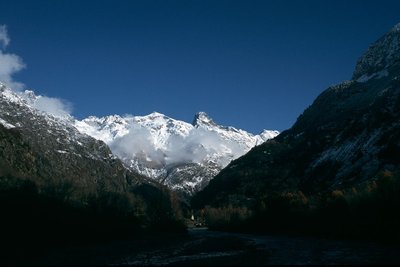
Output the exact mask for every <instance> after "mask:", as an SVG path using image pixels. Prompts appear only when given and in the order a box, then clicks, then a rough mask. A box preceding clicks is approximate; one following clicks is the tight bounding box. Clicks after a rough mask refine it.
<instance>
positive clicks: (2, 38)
mask: <svg viewBox="0 0 400 267" xmlns="http://www.w3.org/2000/svg"><path fill="white" fill-rule="evenodd" d="M1 43H2V47H3V48H5V47H6V46H7V45H8V44H9V43H10V38H9V37H8V34H7V26H6V25H0V44H1Z"/></svg>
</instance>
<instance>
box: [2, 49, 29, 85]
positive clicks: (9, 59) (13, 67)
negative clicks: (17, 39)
mask: <svg viewBox="0 0 400 267" xmlns="http://www.w3.org/2000/svg"><path fill="white" fill-rule="evenodd" d="M24 68H25V64H24V62H23V61H22V59H21V58H20V57H19V56H17V55H14V54H6V53H3V51H1V50H0V81H1V82H3V83H5V84H6V85H7V86H8V87H10V88H11V89H14V90H16V91H19V90H21V89H22V88H23V87H24V85H23V84H22V83H20V82H17V81H14V79H13V78H12V76H13V74H14V73H16V72H18V71H20V70H22V69H24Z"/></svg>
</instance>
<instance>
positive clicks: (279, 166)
mask: <svg viewBox="0 0 400 267" xmlns="http://www.w3.org/2000/svg"><path fill="white" fill-rule="evenodd" d="M399 166H400V24H398V25H396V26H395V27H394V28H392V29H391V30H390V31H389V32H388V33H387V34H385V35H384V36H383V37H381V38H380V39H379V40H377V41H376V42H375V43H374V44H372V45H371V46H370V47H369V48H368V50H367V52H366V53H365V54H364V55H363V56H362V57H361V58H360V59H359V60H358V62H357V65H356V68H355V71H354V74H353V77H352V80H350V81H345V82H343V83H341V84H339V85H336V86H332V87H330V88H328V89H327V90H325V91H324V92H323V93H322V94H321V95H319V96H318V97H317V99H316V100H315V101H314V103H313V104H312V105H311V106H310V107H309V108H307V109H306V110H305V111H304V112H303V114H301V115H300V116H299V117H298V119H297V121H296V123H295V124H294V125H293V127H292V128H290V129H289V130H287V131H284V132H282V133H281V134H280V135H279V136H277V137H276V138H274V139H273V140H270V141H267V142H265V143H264V144H262V145H260V146H257V147H255V148H253V149H252V150H251V151H250V152H249V153H247V154H246V155H245V156H243V157H241V158H239V159H237V160H235V161H233V162H231V163H230V164H229V165H228V166H227V167H226V168H225V169H223V170H222V171H221V172H220V173H219V174H218V175H217V176H216V177H215V178H214V179H213V180H212V181H211V182H210V183H209V185H208V186H207V187H206V188H205V189H204V190H203V191H201V192H200V193H198V194H197V195H196V196H195V198H194V200H193V203H194V204H195V205H197V207H201V206H204V205H214V206H223V205H228V204H229V203H231V204H232V203H234V202H233V201H236V202H238V203H246V201H253V200H257V199H258V198H259V197H260V196H262V195H268V194H274V193H275V194H276V193H279V192H298V190H301V191H302V192H303V193H304V194H306V195H317V194H320V193H324V192H331V191H332V190H340V189H348V188H350V189H351V187H352V186H357V185H360V184H362V183H364V182H367V181H373V180H374V179H376V178H377V174H378V173H380V172H384V171H386V172H388V173H389V174H390V173H394V172H396V171H398V170H399ZM236 204H237V203H236Z"/></svg>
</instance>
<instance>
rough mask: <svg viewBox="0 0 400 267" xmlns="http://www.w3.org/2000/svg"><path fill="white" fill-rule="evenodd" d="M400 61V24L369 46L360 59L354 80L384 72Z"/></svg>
mask: <svg viewBox="0 0 400 267" xmlns="http://www.w3.org/2000/svg"><path fill="white" fill-rule="evenodd" d="M399 60H400V23H398V24H396V25H395V26H394V27H393V28H392V29H391V30H390V31H389V32H387V33H386V34H385V35H383V36H382V37H381V38H379V39H378V40H377V41H376V42H375V43H373V44H372V45H370V46H369V48H368V50H367V52H365V53H364V55H363V56H362V57H361V58H359V59H358V61H357V64H356V68H355V71H354V73H353V80H357V79H359V78H361V77H362V76H365V77H366V76H371V75H373V74H375V73H378V72H380V71H384V70H386V69H387V68H389V67H391V66H392V65H393V64H395V63H396V62H398V61H399Z"/></svg>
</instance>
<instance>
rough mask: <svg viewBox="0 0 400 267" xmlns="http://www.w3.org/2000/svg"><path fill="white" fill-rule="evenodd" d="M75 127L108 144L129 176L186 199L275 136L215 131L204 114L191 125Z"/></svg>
mask: <svg viewBox="0 0 400 267" xmlns="http://www.w3.org/2000/svg"><path fill="white" fill-rule="evenodd" d="M75 127H76V128H77V129H79V130H80V131H81V132H82V133H86V134H88V135H90V136H92V137H94V138H96V139H99V140H102V141H104V142H105V143H107V144H108V145H109V146H110V148H111V150H112V151H113V153H114V154H115V155H117V156H118V157H119V158H121V159H122V160H123V162H124V163H125V165H126V166H127V167H128V168H130V169H131V170H134V171H137V172H139V173H141V174H143V175H146V176H148V177H151V178H153V179H155V180H157V181H160V182H162V183H164V184H166V185H167V186H169V187H170V188H171V189H174V190H177V191H181V192H183V193H186V194H189V195H191V194H193V193H194V192H197V191H198V190H201V189H202V188H203V187H204V186H206V185H207V184H208V182H209V181H210V179H211V178H212V177H214V176H215V175H216V174H217V173H218V172H219V171H220V170H221V169H222V168H224V167H225V166H226V165H227V164H229V162H230V161H232V160H233V159H236V158H238V157H240V156H242V155H243V154H245V153H246V152H248V151H249V150H250V149H251V148H252V147H254V146H256V145H259V144H261V143H263V142H264V141H266V140H268V139H270V138H273V137H275V136H276V135H278V134H279V132H278V131H268V130H264V131H263V132H262V133H261V134H259V135H253V134H251V133H248V132H246V131H244V130H240V129H236V128H234V127H225V126H220V125H218V124H217V123H215V122H214V121H213V120H212V119H211V118H210V117H209V116H208V115H207V114H206V113H204V112H199V113H197V114H196V115H195V118H194V120H193V123H192V124H190V123H187V122H184V121H179V120H175V119H173V118H170V117H167V116H165V115H163V114H161V113H158V112H153V113H151V114H149V115H147V116H124V117H121V116H118V115H113V116H107V117H103V118H97V117H88V118H86V119H84V120H82V121H78V120H76V121H75Z"/></svg>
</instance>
